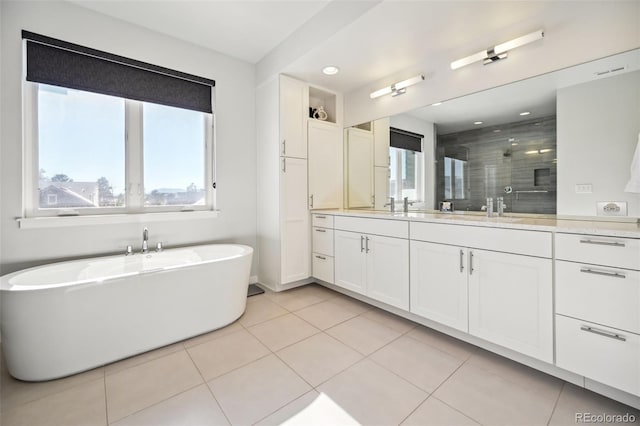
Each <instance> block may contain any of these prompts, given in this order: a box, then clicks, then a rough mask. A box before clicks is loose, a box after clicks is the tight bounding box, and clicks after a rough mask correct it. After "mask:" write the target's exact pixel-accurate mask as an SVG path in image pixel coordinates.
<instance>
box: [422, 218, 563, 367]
mask: <svg viewBox="0 0 640 426" xmlns="http://www.w3.org/2000/svg"><path fill="white" fill-rule="evenodd" d="M498 250H501V251H498ZM552 279H553V276H552V260H551V233H549V232H535V231H524V230H514V229H498V228H484V227H474V226H461V225H447V224H439V223H416V222H412V223H411V308H410V310H411V312H413V313H415V314H417V315H420V316H423V317H425V318H428V319H430V320H433V321H436V322H439V323H442V324H445V325H447V326H450V327H453V328H456V329H458V330H462V331H468V332H469V333H470V334H472V335H474V336H477V337H480V338H482V339H485V340H487V341H489V342H492V343H495V344H498V345H501V346H504V347H507V348H509V349H512V350H515V351H518V352H521V353H523V354H526V355H528V356H531V357H534V358H537V359H540V360H543V361H546V362H553V301H552Z"/></svg>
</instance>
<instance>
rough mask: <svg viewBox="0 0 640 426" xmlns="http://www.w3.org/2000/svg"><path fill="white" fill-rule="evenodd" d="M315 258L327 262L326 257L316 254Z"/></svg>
mask: <svg viewBox="0 0 640 426" xmlns="http://www.w3.org/2000/svg"><path fill="white" fill-rule="evenodd" d="M316 258H317V259H321V260H327V258H326V257H324V256H320V255H319V254H316Z"/></svg>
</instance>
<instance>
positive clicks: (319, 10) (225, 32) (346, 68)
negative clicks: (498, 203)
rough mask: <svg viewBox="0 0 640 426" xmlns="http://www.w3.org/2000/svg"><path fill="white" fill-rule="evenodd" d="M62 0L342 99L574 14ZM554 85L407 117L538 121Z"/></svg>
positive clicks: (393, 1)
mask: <svg viewBox="0 0 640 426" xmlns="http://www.w3.org/2000/svg"><path fill="white" fill-rule="evenodd" d="M68 1H71V2H73V3H75V4H77V5H80V6H82V7H85V8H89V9H92V10H94V11H96V12H99V13H102V14H105V15H109V16H112V17H115V18H118V19H121V20H124V21H127V22H131V23H133V24H136V25H139V26H142V27H146V28H148V29H151V30H153V31H156V32H159V33H164V34H167V35H169V36H172V37H174V38H177V39H182V40H185V41H188V42H191V43H194V44H196V45H200V46H203V47H205V48H208V49H211V50H214V51H218V52H220V53H223V54H225V55H228V56H232V57H235V58H238V59H240V60H243V61H246V62H249V63H252V64H255V65H256V79H257V83H258V84H259V83H260V82H261V81H262V80H263V79H265V78H267V77H268V76H269V73H286V74H288V75H291V76H293V77H296V78H299V79H301V80H303V81H307V82H309V83H312V84H315V85H318V86H321V87H325V88H328V89H332V90H336V91H338V92H342V93H348V92H351V91H354V90H357V89H360V88H363V87H365V86H367V87H368V86H370V85H373V84H379V83H375V82H378V81H380V80H383V79H385V78H388V77H389V76H391V75H393V74H397V73H398V72H399V71H403V70H404V71H406V70H414V71H415V72H413V75H415V74H417V73H419V72H420V73H425V72H428V71H429V70H430V69H433V67H435V66H440V67H442V66H443V65H444V66H445V67H447V68H448V64H449V62H450V61H452V60H454V59H458V58H460V57H464V56H467V55H468V54H471V53H474V52H477V51H478V50H483V49H485V48H486V47H487V46H492V45H494V44H495V43H496V42H499V41H506V40H510V39H512V38H514V37H517V36H520V35H522V34H526V33H528V32H531V31H534V30H537V29H540V28H541V27H542V24H543V23H547V24H551V23H552V24H553V25H554V27H556V28H561V27H562V25H563V22H567V21H570V20H575V19H576V16H578V15H579V12H580V7H582V5H580V3H581V2H565V1H526V0H525V1H516V2H514V1H477V0H475V1H474V0H467V1H465V0H459V1H439V0H285V1H273V0H254V1H248V0H127V1H116V0H68ZM637 56H638V55H637V54H636V57H637ZM326 65H336V66H338V67H339V68H340V73H339V74H338V75H335V76H326V75H323V74H322V73H321V70H322V68H323V67H324V66H326ZM410 76H412V75H407V76H405V78H406V77H410ZM558 84H559V83H558V81H557V80H556V79H554V78H553V77H551V76H547V77H546V78H541V79H539V80H534V81H533V82H529V84H528V85H521V86H515V87H511V88H507V87H504V88H497V89H495V90H492V91H486V92H481V93H479V94H476V95H475V97H474V98H471V99H467V101H466V102H445V103H444V104H443V105H441V106H439V107H437V109H436V108H435V107H427V108H423V109H422V110H418V111H416V112H415V113H414V114H415V115H416V116H420V117H421V118H423V119H425V120H428V121H431V122H435V123H438V124H439V129H440V130H441V131H444V130H446V131H447V132H449V131H458V130H465V129H467V128H471V127H473V124H470V123H472V122H473V121H476V120H482V121H484V124H483V126H488V125H491V124H492V123H493V124H495V123H497V122H499V121H500V120H503V119H504V118H505V117H507V116H513V115H514V114H517V113H519V112H522V111H525V110H526V111H531V113H532V114H531V115H530V116H529V117H525V118H529V119H531V118H535V117H541V116H547V115H550V114H552V113H553V112H554V110H555V91H556V89H557V87H558ZM466 98H468V97H466ZM479 111H481V112H482V116H479V114H478V112H479ZM511 121H513V120H511ZM503 122H504V121H503Z"/></svg>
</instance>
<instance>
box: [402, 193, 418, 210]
mask: <svg viewBox="0 0 640 426" xmlns="http://www.w3.org/2000/svg"><path fill="white" fill-rule="evenodd" d="M414 202H415V201H409V197H404V199H403V200H402V208H403V210H404V212H405V213H409V205H413V203H414Z"/></svg>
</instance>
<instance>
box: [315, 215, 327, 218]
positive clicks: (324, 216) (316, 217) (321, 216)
mask: <svg viewBox="0 0 640 426" xmlns="http://www.w3.org/2000/svg"><path fill="white" fill-rule="evenodd" d="M326 218H327V217H326V216H318V215H316V219H326Z"/></svg>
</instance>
